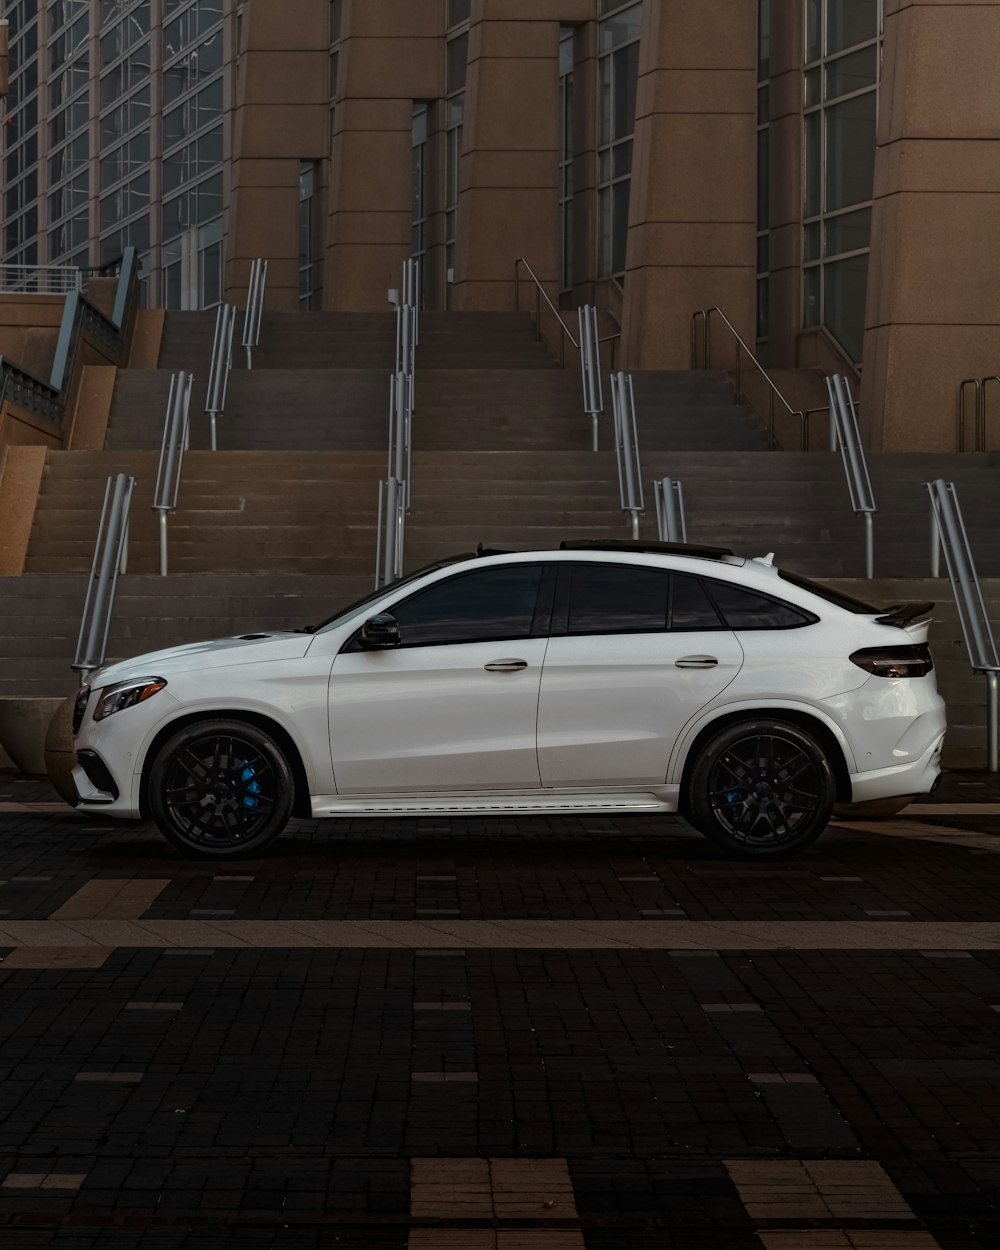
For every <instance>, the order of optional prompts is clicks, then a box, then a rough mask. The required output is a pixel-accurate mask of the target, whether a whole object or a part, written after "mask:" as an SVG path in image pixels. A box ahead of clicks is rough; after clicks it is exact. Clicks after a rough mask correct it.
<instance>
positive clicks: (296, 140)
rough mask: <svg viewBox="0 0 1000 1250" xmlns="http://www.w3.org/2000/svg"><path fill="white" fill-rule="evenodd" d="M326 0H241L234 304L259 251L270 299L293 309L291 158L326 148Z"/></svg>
mask: <svg viewBox="0 0 1000 1250" xmlns="http://www.w3.org/2000/svg"><path fill="white" fill-rule="evenodd" d="M328 14H329V6H328V3H327V0H296V9H295V21H294V22H290V21H289V20H288V16H287V13H286V12H285V10H284V6H281V5H273V4H272V5H267V4H248V5H247V6H246V8H245V10H244V13H243V35H242V47H241V48H240V50H239V53H240V55H239V61H238V65H239V74H238V80H237V99H236V116H235V120H234V125H235V142H234V144H233V151H234V152H235V153H237V157H236V159H235V160H234V161H233V164H232V201H231V203H232V208H231V217H230V223H229V241H228V247H227V255H226V274H225V289H226V295H225V298H226V299H227V300H231V301H233V302H235V303H238V304H240V306H242V304H243V301H244V300H245V298H246V287H247V279H248V275H249V268H250V262H251V261H252V260H253V259H254V257H256V256H264V257H267V259H268V261H269V265H268V278H267V281H268V285H267V306H268V307H269V308H297V307H298V295H299V241H298V211H299V162H300V161H301V160H317V159H320V158H321V157H322V156H323V155H324V154H325V152H326V150H327V98H328V97H327V76H328V72H329V71H328V51H327V49H328V47H329V35H328V21H329V16H328Z"/></svg>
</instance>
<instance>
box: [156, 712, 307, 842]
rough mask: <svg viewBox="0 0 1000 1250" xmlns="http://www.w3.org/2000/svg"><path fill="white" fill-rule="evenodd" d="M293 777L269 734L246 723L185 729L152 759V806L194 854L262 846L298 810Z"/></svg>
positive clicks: (164, 828)
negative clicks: (295, 808)
mask: <svg viewBox="0 0 1000 1250" xmlns="http://www.w3.org/2000/svg"><path fill="white" fill-rule="evenodd" d="M293 791H294V782H293V779H292V771H291V768H290V767H289V764H288V760H287V759H286V757H285V754H284V752H283V751H282V749H281V747H280V746H279V745H278V744H277V743H276V742H275V741H274V739H273V738H272V737H271V736H270V734H267V733H265V732H264V731H263V730H262V729H258V728H257V726H256V725H251V724H248V723H246V722H243V721H235V720H212V721H200V722H198V723H197V724H193V725H188V726H186V727H185V728H183V729H181V730H178V732H177V733H176V734H174V735H173V737H172V738H170V739H169V740H168V741H167V742H166V743H164V745H163V747H162V749H161V750H160V752H159V754H158V755H157V757H156V760H155V761H154V763H153V767H152V771H151V772H150V778H149V805H150V809H151V811H152V814H153V818H154V820H155V821H156V823H157V825H158V826H159V829H160V832H161V833H162V834H163V836H164V837H165V838H167V839H168V841H170V842H172V843H173V845H174V846H176V847H178V848H179V849H180V850H182V851H184V852H186V853H187V854H188V855H200V856H210V857H213V858H225V857H227V856H232V855H245V854H247V853H248V852H250V851H259V850H261V849H262V848H263V847H265V846H267V845H268V843H270V842H273V841H274V839H275V838H277V837H278V835H279V834H280V833H281V831H282V830H283V829H284V827H285V825H286V824H287V823H288V818H289V816H290V815H291V810H292V803H293V798H294V793H293Z"/></svg>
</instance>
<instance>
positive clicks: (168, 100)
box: [162, 0, 225, 308]
mask: <svg viewBox="0 0 1000 1250" xmlns="http://www.w3.org/2000/svg"><path fill="white" fill-rule="evenodd" d="M222 19H223V0H163V22H164V25H163V209H162V212H163V271H164V279H165V299H164V304H165V306H166V307H167V308H210V307H211V306H212V305H213V304H217V303H218V302H219V300H220V299H221V298H222V257H223V246H222V238H223V224H222V198H223V173H222V163H223V151H224V136H223V126H222V119H223V109H224V94H225V88H224V82H223V66H224V38H223V35H224V32H223V20H222Z"/></svg>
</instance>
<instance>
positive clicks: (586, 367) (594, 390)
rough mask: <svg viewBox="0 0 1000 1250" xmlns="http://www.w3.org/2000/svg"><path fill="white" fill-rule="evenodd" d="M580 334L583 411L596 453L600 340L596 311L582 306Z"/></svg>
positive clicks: (601, 401) (601, 409)
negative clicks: (588, 419)
mask: <svg viewBox="0 0 1000 1250" xmlns="http://www.w3.org/2000/svg"><path fill="white" fill-rule="evenodd" d="M576 316H577V328H578V330H579V333H580V375H581V379H582V382H583V411H584V412H585V413H586V414H587V416H588V417H590V420H591V426H592V430H593V440H592V443H593V449H594V451H597V447H598V440H597V429H598V418H599V417H600V416H601V414H602V413H603V412H604V387H603V386H602V384H601V350H600V343H601V340H600V338H599V337H598V333H597V309H596V308H595V307H594V305H593V304H584V306H583V307H582V308H578V309H577V310H576Z"/></svg>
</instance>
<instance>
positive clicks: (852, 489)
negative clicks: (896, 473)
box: [826, 373, 878, 579]
mask: <svg viewBox="0 0 1000 1250" xmlns="http://www.w3.org/2000/svg"><path fill="white" fill-rule="evenodd" d="M826 386H827V391H828V393H829V396H830V413H831V417H832V418H833V420H834V421H835V423H836V433H837V442H838V444H839V449H840V457H841V461H842V463H843V466H844V475H845V477H846V478H847V490H848V493H849V495H850V499H851V510H852V512H854V513H855V515H857V514H858V513H860V514H861V515H862V517H863V518H864V523H865V577H867V578H869V579H870V578H873V577H874V576H875V528H874V524H875V523H874V518H875V513H876V512H877V511H878V508H877V507H876V506H875V493H874V491H873V490H872V482H871V476H870V475H869V472H868V461H867V458H866V456H865V451H864V447H863V446H862V444H861V434H860V431H859V429H858V418H857V410H856V409H855V407H854V404H853V401H852V399H851V389H850V386H849V385H848V384H847V381H846V379H844V378H842V377H841V376H840V374H839V373H835V374H833V375H832V376H831V377H828V378H827V379H826Z"/></svg>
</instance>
